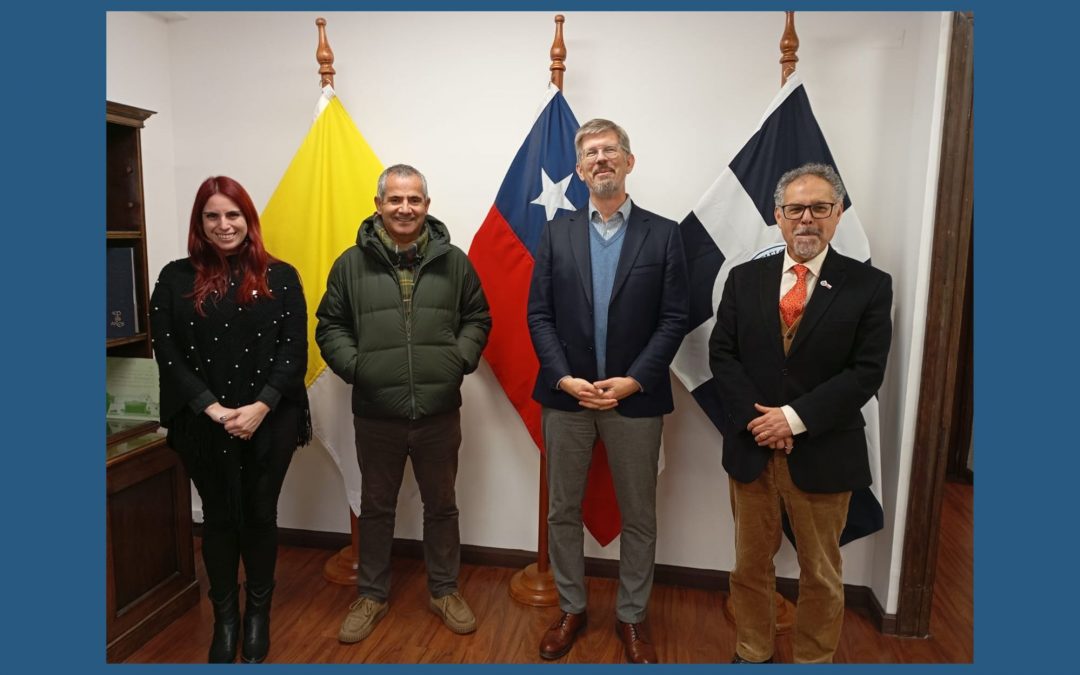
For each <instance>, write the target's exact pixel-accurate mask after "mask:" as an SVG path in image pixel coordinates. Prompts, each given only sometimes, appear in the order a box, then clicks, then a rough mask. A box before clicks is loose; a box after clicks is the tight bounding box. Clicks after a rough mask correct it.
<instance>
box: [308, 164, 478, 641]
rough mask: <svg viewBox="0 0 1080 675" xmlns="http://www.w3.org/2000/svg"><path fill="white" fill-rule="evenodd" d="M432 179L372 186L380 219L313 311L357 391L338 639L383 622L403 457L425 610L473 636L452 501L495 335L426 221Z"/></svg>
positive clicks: (365, 228) (472, 276)
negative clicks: (353, 583) (480, 369)
mask: <svg viewBox="0 0 1080 675" xmlns="http://www.w3.org/2000/svg"><path fill="white" fill-rule="evenodd" d="M430 204H431V199H430V198H429V197H428V190H427V180H426V179H425V178H424V176H423V174H421V173H420V172H419V171H417V170H416V169H414V168H413V167H411V166H407V165H404V164H398V165H395V166H391V167H389V168H388V169H386V170H385V171H383V173H382V175H381V176H379V184H378V192H377V196H376V197H375V207H376V213H375V214H373V215H372V216H371V217H369V218H368V219H367V220H365V221H364V222H363V223H361V225H360V230H359V232H358V233H357V235H356V246H353V247H350V248H349V249H348V250H346V251H345V252H344V253H342V254H341V256H340V257H339V258H338V259H337V261H336V262H335V263H334V266H333V268H332V269H331V270H330V276H329V278H328V279H327V283H326V295H324V296H323V298H322V302H320V303H319V309H318V311H317V312H316V313H315V315H316V317H317V318H318V321H319V323H318V326H317V327H316V329H315V341H316V342H317V343H318V344H319V349H320V351H321V352H322V356H323V358H324V359H326V363H327V364H328V365H329V366H330V368H331V369H332V370H333V371H334V372H335V373H337V374H338V376H340V377H341V378H342V379H343V380H345V381H346V382H347V383H349V384H351V385H353V393H352V410H353V425H354V427H355V430H356V455H357V459H358V461H359V463H360V474H361V496H360V518H359V525H360V542H361V546H362V547H363V549H362V551H361V554H360V565H359V569H358V573H357V587H358V591H359V596H360V597H359V598H358V599H357V600H356V601H355V602H353V603H352V604H351V605H350V606H349V613H348V615H347V616H346V617H345V620H344V622H343V623H342V624H341V630H340V632H339V633H338V640H340V641H341V642H359V641H360V640H362V639H364V638H365V637H367V636H368V635H370V634H371V632H372V631H373V630H374V629H375V625H376V624H377V623H378V622H379V620H380V619H382V618H383V616H385V615H386V612H387V609H388V605H387V598H388V597H389V595H390V546H391V544H392V543H393V538H394V517H395V511H396V507H397V499H398V491H399V489H400V488H401V480H402V477H403V476H404V474H405V459H406V457H411V458H412V465H413V474H414V475H415V476H416V483H417V485H419V487H420V496H421V498H422V500H423V502H424V562H425V565H426V566H427V575H428V591H429V592H430V594H431V599H430V603H429V606H430V607H431V609H432V611H434V612H435V613H436V614H438V615H439V616H440V617H441V618H442V620H443V622H444V623H445V624H446V626H447V627H448V628H450V630H452V631H454V632H455V633H460V634H465V633H471V632H473V631H474V630H476V617H475V615H474V614H473V612H472V610H471V609H470V608H469V605H468V604H467V603H466V602H465V600H464V598H462V597H461V593H460V592H459V591H458V583H457V578H458V570H459V568H460V564H461V544H460V538H459V533H458V508H457V500H456V496H455V493H454V482H455V480H456V478H457V460H458V446H460V445H461V416H460V410H459V409H460V407H461V381H462V379H463V378H464V376H465V375H466V374H468V373H471V372H472V371H474V370H476V366H477V365H478V364H479V362H480V353H481V352H482V351H483V349H484V345H485V344H486V343H487V335H488V331H489V330H491V314H490V312H489V311H488V304H487V299H486V298H485V297H484V291H483V289H482V288H481V287H480V279H479V277H477V275H476V271H475V270H474V269H473V266H472V264H471V263H470V262H469V259H468V257H467V256H466V255H465V253H464V252H463V251H462V250H461V249H459V248H458V247H456V246H453V245H452V244H451V243H450V234H449V232H448V231H447V229H446V226H445V225H444V224H443V223H442V222H441V221H439V220H437V219H435V218H433V217H431V216H429V215H428V206H429V205H430Z"/></svg>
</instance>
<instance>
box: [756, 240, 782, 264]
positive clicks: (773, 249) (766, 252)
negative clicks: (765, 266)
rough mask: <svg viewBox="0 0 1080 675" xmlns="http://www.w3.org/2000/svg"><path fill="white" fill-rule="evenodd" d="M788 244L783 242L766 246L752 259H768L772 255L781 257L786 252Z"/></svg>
mask: <svg viewBox="0 0 1080 675" xmlns="http://www.w3.org/2000/svg"><path fill="white" fill-rule="evenodd" d="M786 247H787V244H785V243H783V242H781V243H779V244H773V245H772V246H766V247H765V248H763V249H761V250H760V251H758V252H757V253H755V254H754V255H753V256H752V257H751V258H750V259H751V260H757V259H758V258H768V257H769V256H771V255H779V254H780V253H783V252H784V249H785V248H786Z"/></svg>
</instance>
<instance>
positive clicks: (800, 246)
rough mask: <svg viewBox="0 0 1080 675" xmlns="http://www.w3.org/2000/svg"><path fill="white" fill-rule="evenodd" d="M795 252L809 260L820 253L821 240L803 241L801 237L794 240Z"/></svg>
mask: <svg viewBox="0 0 1080 675" xmlns="http://www.w3.org/2000/svg"><path fill="white" fill-rule="evenodd" d="M794 248H795V253H796V254H797V255H798V256H799V257H800V258H802V259H803V260H809V259H811V258H813V257H814V256H816V255H817V254H818V253H821V249H822V246H821V240H820V239H817V240H814V241H803V240H801V239H796V240H795V246H794Z"/></svg>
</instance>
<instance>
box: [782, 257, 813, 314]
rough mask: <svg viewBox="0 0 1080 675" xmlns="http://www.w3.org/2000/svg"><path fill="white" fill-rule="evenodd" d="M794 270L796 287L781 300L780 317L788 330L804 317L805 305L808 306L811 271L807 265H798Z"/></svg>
mask: <svg viewBox="0 0 1080 675" xmlns="http://www.w3.org/2000/svg"><path fill="white" fill-rule="evenodd" d="M793 269H794V270H795V276H796V277H797V278H796V280H795V285H794V286H792V287H791V290H790V291H788V292H787V293H785V294H784V297H782V298H780V316H782V317H783V318H784V324H785V325H786V326H787V327H788V328H791V325H792V324H793V323H795V322H796V321H797V320H798V318H799V316H801V315H802V311H803V305H805V304H806V273H807V272H809V271H810V270H809V268H807V266H806V265H796V266H795V267H794V268H793Z"/></svg>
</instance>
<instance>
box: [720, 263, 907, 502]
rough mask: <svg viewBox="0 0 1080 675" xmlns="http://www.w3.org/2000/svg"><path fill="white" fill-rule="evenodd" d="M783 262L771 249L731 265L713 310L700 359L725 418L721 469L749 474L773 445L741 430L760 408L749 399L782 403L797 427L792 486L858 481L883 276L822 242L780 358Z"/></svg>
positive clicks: (848, 485)
mask: <svg viewBox="0 0 1080 675" xmlns="http://www.w3.org/2000/svg"><path fill="white" fill-rule="evenodd" d="M783 261H784V256H783V255H782V254H781V255H773V256H768V257H766V258H760V259H757V260H751V261H749V262H746V263H743V264H741V265H738V266H736V267H735V268H733V269H732V270H731V273H730V274H729V275H728V279H727V283H726V284H725V285H724V292H723V295H722V297H721V300H720V306H719V308H718V309H717V310H716V327H715V328H714V329H713V332H712V337H711V339H710V340H709V362H710V365H711V367H712V372H713V376H714V377H715V378H716V384H717V387H718V389H719V393H720V398H721V401H722V402H723V407H724V412H725V415H726V418H727V422H728V423H729V425H728V426H729V428H727V429H725V430H724V459H723V463H724V468H725V469H726V470H727V472H728V474H729V475H731V476H732V477H733V478H735V480H738V481H739V482H742V483H749V482H751V481H753V480H754V479H756V478H757V477H758V476H759V475H760V474H761V472H762V470H763V469H764V468H765V465H766V463H767V462H768V460H769V458H770V457H771V456H772V454H773V450H771V449H768V448H762V447H759V446H758V445H757V443H755V442H754V438H753V436H752V435H751V434H750V432H749V431H747V430H746V425H747V424H749V423H750V420H752V419H753V418H755V417H758V416H759V415H760V414H761V413H759V412H757V411H756V410H755V408H754V403H761V404H762V405H766V406H782V405H790V406H791V407H792V408H793V409H794V410H795V412H796V413H798V415H799V417H800V418H801V419H802V421H803V423H805V424H806V432H805V433H802V434H799V435H798V436H796V437H795V449H794V450H793V451H792V452H791V454H790V455H788V468H789V469H790V471H791V479H792V481H794V483H795V485H797V486H798V487H799V488H800V489H802V490H804V491H806V492H845V491H847V490H855V489H858V488H863V487H867V486H868V485H870V482H871V479H870V464H869V459H868V458H867V451H866V437H865V433H864V431H863V427H864V426H865V421H864V420H863V417H862V413H861V408H862V406H863V405H864V404H865V403H866V402H867V401H868V400H870V397H871V396H873V395H874V394H875V393H876V392H877V390H878V387H880V386H881V380H882V378H883V377H884V374H885V361H886V358H887V357H888V354H889V343H890V340H891V336H892V321H891V319H890V318H889V314H890V309H891V307H892V278H891V277H890V276H889V275H888V274H886V273H885V272H882V271H881V270H878V269H876V268H874V267H871V266H870V265H868V264H866V263H862V262H859V261H857V260H854V259H852V258H848V257H846V256H843V255H840V254H839V253H837V252H836V251H835V250H833V249H832V248H830V249H829V251H828V253H826V255H825V260H824V262H823V263H822V266H821V276H820V278H819V280H818V281H817V282H816V283H818V286H817V288H815V289H814V293H813V295H812V296H811V297H810V301H809V302H808V303H807V305H806V310H805V312H804V314H803V317H802V321H801V323H800V325H799V328H798V331H797V332H796V334H795V339H794V340H793V341H792V344H791V348H790V350H789V352H788V354H787V356H785V355H784V348H783V343H782V338H781V333H780V314H779V309H778V305H779V300H780V277H781V268H782V266H783ZM822 281H825V282H827V283H828V284H829V285H830V286H831V288H828V287H826V286H822V285H820V284H821V282H822Z"/></svg>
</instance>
